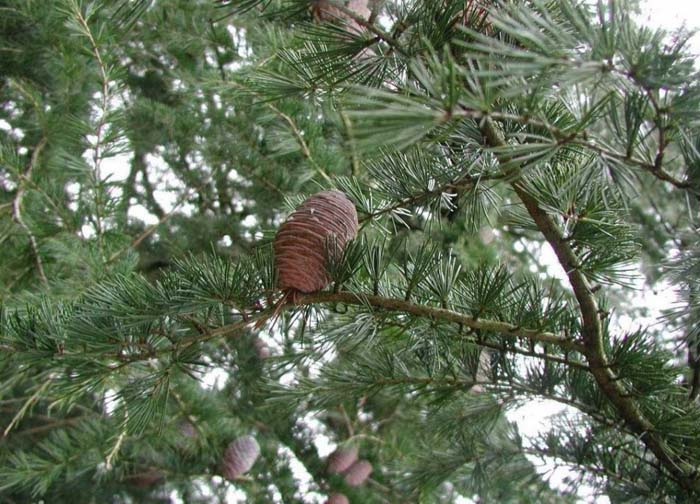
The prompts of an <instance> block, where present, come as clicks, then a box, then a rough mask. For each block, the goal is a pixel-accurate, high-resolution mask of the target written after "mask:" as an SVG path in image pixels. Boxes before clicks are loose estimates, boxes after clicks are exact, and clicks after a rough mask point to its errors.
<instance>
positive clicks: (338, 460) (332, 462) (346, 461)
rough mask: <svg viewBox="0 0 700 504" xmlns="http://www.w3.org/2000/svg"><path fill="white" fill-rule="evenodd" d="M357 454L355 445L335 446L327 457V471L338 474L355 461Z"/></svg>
mask: <svg viewBox="0 0 700 504" xmlns="http://www.w3.org/2000/svg"><path fill="white" fill-rule="evenodd" d="M357 454H358V449H357V446H348V447H345V448H341V447H339V448H337V449H336V450H335V451H334V452H333V453H331V454H330V455H329V457H328V472H329V473H331V474H339V473H341V472H343V471H345V470H346V469H348V468H349V467H350V466H351V465H353V464H354V463H355V461H356V460H357Z"/></svg>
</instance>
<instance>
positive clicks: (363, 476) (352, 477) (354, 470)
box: [345, 460, 372, 486]
mask: <svg viewBox="0 0 700 504" xmlns="http://www.w3.org/2000/svg"><path fill="white" fill-rule="evenodd" d="M370 474H372V464H370V463H369V462H367V461H366V460H358V461H357V462H355V463H354V464H353V465H351V466H350V469H348V470H347V471H346V472H345V483H347V484H348V486H360V485H361V484H362V483H364V482H365V480H367V478H369V475H370Z"/></svg>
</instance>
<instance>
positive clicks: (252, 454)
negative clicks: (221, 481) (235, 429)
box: [221, 436, 260, 480]
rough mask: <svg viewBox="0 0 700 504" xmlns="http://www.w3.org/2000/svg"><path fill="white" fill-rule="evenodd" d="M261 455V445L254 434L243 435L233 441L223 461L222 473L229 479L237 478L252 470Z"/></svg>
mask: <svg viewBox="0 0 700 504" xmlns="http://www.w3.org/2000/svg"><path fill="white" fill-rule="evenodd" d="M259 455H260V445H258V442H257V441H256V440H255V438H254V437H253V436H242V437H239V438H238V439H236V440H235V441H232V442H231V443H230V444H229V445H228V447H227V448H226V451H225V452H224V458H223V460H222V461H221V473H222V474H223V476H224V478H226V479H228V480H235V479H236V478H238V477H239V476H241V475H242V474H245V473H247V472H248V471H250V468H251V467H253V464H255V461H256V460H257V458H258V456H259Z"/></svg>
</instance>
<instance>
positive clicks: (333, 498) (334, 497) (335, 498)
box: [326, 493, 350, 504]
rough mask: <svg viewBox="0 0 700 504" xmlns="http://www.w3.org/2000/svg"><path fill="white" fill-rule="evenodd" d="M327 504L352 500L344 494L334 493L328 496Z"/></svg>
mask: <svg viewBox="0 0 700 504" xmlns="http://www.w3.org/2000/svg"><path fill="white" fill-rule="evenodd" d="M326 504H350V501H349V500H348V498H347V497H345V496H344V495H343V494H339V493H334V494H331V495H329V496H328V500H327V501H326Z"/></svg>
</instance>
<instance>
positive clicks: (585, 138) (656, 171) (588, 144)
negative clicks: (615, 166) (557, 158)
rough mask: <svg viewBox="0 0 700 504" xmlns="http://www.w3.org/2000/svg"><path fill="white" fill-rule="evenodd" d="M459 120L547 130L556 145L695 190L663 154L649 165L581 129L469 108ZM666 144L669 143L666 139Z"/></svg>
mask: <svg viewBox="0 0 700 504" xmlns="http://www.w3.org/2000/svg"><path fill="white" fill-rule="evenodd" d="M453 116H455V117H460V116H461V117H467V118H470V119H473V120H475V121H478V122H480V123H481V122H483V121H485V120H488V119H491V120H495V121H510V122H516V123H519V124H522V125H525V126H534V127H536V128H543V129H546V130H547V131H548V132H549V133H550V134H551V135H552V139H553V140H554V143H553V145H556V146H561V145H565V144H569V145H577V146H580V147H584V148H586V149H589V150H591V151H593V152H595V153H596V154H598V155H600V156H602V157H604V158H608V159H613V160H615V161H620V162H623V163H625V164H628V165H631V166H636V167H638V168H641V169H642V170H644V171H646V172H648V173H650V174H651V175H653V176H654V177H656V178H657V179H659V180H661V181H663V182H668V183H669V184H671V185H673V186H674V187H676V188H677V189H691V188H692V186H691V184H690V182H688V181H685V180H681V179H679V178H677V177H675V176H673V175H671V174H670V173H668V172H667V171H665V170H664V169H663V167H662V166H661V165H660V164H659V163H658V162H657V161H658V159H663V155H662V152H660V153H659V154H660V155H661V157H659V156H658V155H657V158H656V159H657V161H655V162H654V163H649V162H646V161H644V160H642V159H637V158H634V157H630V156H629V155H627V154H622V153H620V152H616V151H614V150H610V149H606V148H605V147H602V146H601V145H598V144H597V143H596V142H594V141H593V140H591V138H592V136H593V135H592V134H591V133H589V132H588V131H587V130H585V129H578V130H576V131H573V132H567V131H563V130H561V129H560V128H558V127H556V126H554V125H553V124H550V123H549V122H547V121H545V120H542V119H535V118H533V117H531V116H527V115H520V114H512V113H507V112H498V111H490V112H483V111H480V110H473V109H469V108H467V107H462V109H461V110H460V111H459V112H456V113H454V114H453ZM664 142H665V140H664ZM492 147H497V146H496V145H492Z"/></svg>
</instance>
